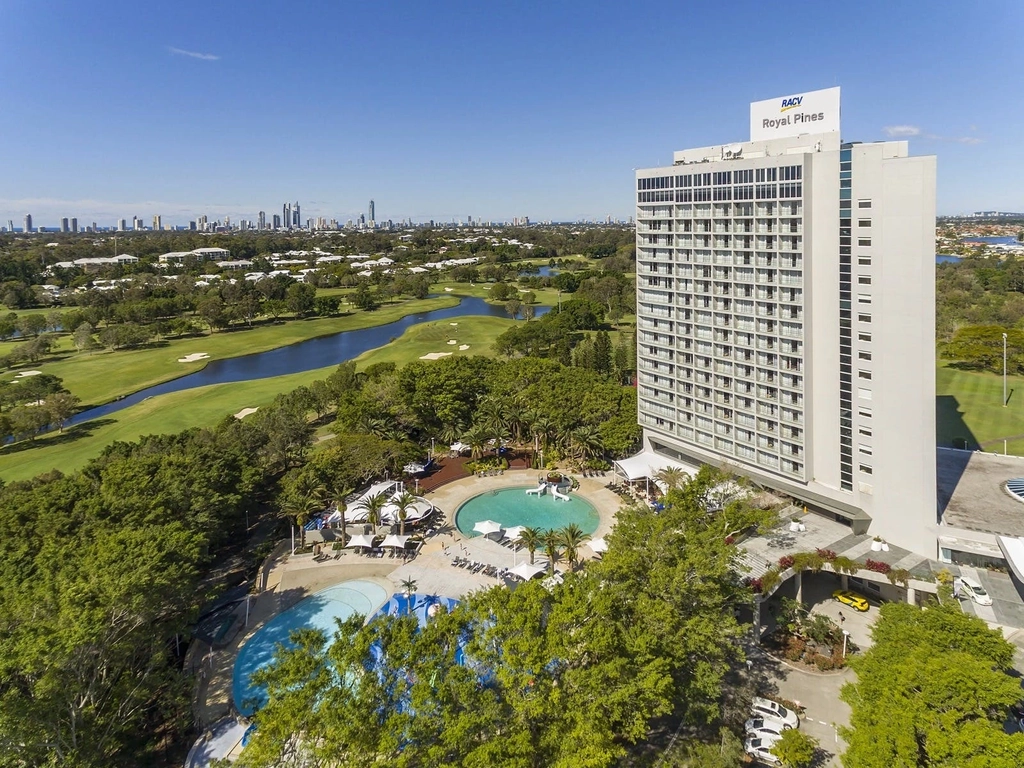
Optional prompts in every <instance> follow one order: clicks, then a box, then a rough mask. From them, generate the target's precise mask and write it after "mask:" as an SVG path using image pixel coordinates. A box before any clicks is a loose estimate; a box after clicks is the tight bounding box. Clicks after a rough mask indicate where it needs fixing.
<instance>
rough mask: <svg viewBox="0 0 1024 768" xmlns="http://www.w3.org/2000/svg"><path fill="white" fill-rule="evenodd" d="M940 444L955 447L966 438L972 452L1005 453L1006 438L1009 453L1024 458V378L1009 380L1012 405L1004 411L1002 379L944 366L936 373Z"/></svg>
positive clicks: (1007, 384) (990, 374)
mask: <svg viewBox="0 0 1024 768" xmlns="http://www.w3.org/2000/svg"><path fill="white" fill-rule="evenodd" d="M935 388H936V392H937V394H938V398H937V408H938V410H937V424H936V427H937V428H936V432H937V438H938V444H939V445H944V446H951V445H953V441H954V439H956V438H965V439H966V440H967V441H968V446H969V447H970V448H977V447H979V446H980V447H981V448H983V449H985V450H987V451H992V452H997V453H1002V452H1003V439H1004V438H1014V437H1015V438H1017V439H1008V440H1007V445H1006V448H1007V452H1008V453H1012V454H1015V455H1018V456H1020V455H1024V377H1021V376H1008V377H1007V379H1006V389H1007V393H1008V395H1009V403H1008V405H1007V406H1006V407H1005V408H1004V407H1002V399H1003V377H1002V376H1001V375H999V374H994V373H976V372H973V371H961V370H958V369H956V368H950V367H948V366H947V365H945V364H941V365H940V366H939V369H938V371H937V372H936V387H935Z"/></svg>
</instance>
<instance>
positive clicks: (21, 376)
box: [14, 371, 42, 379]
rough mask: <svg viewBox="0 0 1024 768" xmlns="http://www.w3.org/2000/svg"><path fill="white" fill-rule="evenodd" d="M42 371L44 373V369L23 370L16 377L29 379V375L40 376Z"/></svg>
mask: <svg viewBox="0 0 1024 768" xmlns="http://www.w3.org/2000/svg"><path fill="white" fill-rule="evenodd" d="M41 373H42V371H21V372H20V373H19V374H18V375H17V376H15V377H14V378H16V379H27V378H28V377H29V376H38V375H39V374H41Z"/></svg>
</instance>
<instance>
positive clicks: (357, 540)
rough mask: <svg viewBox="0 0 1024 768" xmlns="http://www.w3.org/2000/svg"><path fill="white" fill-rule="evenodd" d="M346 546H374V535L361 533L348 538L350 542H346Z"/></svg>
mask: <svg viewBox="0 0 1024 768" xmlns="http://www.w3.org/2000/svg"><path fill="white" fill-rule="evenodd" d="M345 546H346V547H372V546H373V536H370V535H369V534H366V533H361V534H359V535H358V536H353V537H352V538H351V539H349V540H348V544H346V545H345Z"/></svg>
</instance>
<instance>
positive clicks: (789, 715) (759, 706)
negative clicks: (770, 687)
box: [750, 696, 800, 728]
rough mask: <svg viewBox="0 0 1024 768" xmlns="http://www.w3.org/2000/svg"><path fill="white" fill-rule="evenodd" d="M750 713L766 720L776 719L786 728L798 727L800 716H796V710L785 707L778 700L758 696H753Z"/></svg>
mask: <svg viewBox="0 0 1024 768" xmlns="http://www.w3.org/2000/svg"><path fill="white" fill-rule="evenodd" d="M750 714H751V715H752V716H753V717H763V718H764V719H766V720H776V721H778V722H780V723H782V724H783V725H784V726H785V727H786V728H799V727H800V718H799V717H797V714H796V712H793V711H792V710H789V709H786V708H785V707H784V706H782V705H781V704H779V703H778V702H775V701H772V700H771V699H762V698H761V697H759V696H755V697H754V702H753V703H752V704H751V705H750Z"/></svg>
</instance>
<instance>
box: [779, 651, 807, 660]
mask: <svg viewBox="0 0 1024 768" xmlns="http://www.w3.org/2000/svg"><path fill="white" fill-rule="evenodd" d="M782 655H783V657H784V658H785V659H787V660H788V661H800V657H801V656H803V655H804V649H803V648H787V649H786V650H785V651H783V652H782Z"/></svg>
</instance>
